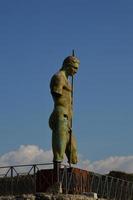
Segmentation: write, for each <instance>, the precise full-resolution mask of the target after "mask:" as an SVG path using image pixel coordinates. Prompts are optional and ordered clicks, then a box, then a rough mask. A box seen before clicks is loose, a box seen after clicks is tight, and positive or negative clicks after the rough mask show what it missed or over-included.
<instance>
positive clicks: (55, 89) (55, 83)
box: [50, 75, 64, 97]
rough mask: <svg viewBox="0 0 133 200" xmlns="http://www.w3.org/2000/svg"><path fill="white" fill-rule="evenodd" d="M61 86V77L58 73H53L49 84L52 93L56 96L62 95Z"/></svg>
mask: <svg viewBox="0 0 133 200" xmlns="http://www.w3.org/2000/svg"><path fill="white" fill-rule="evenodd" d="M63 86H64V80H63V77H62V76H60V75H55V76H54V77H53V78H52V80H51V84H50V88H51V93H52V95H54V96H56V97H58V96H60V95H62V90H63Z"/></svg>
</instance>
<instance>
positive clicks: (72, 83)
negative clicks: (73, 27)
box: [69, 49, 75, 167]
mask: <svg viewBox="0 0 133 200" xmlns="http://www.w3.org/2000/svg"><path fill="white" fill-rule="evenodd" d="M72 56H73V57H74V56H75V52H74V49H73V50H72ZM71 85H72V91H71V108H72V117H73V90H74V77H73V75H72V79H71ZM72 117H71V131H70V163H69V165H70V167H71V151H72V126H73V121H72Z"/></svg>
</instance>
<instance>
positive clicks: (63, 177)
mask: <svg viewBox="0 0 133 200" xmlns="http://www.w3.org/2000/svg"><path fill="white" fill-rule="evenodd" d="M89 183H90V174H89V172H88V171H86V170H82V169H79V168H73V167H70V168H66V167H65V168H60V172H59V180H57V176H56V175H55V171H54V170H53V169H43V170H40V171H38V172H37V175H36V189H37V192H49V193H66V194H68V193H69V194H81V193H84V192H90V185H89Z"/></svg>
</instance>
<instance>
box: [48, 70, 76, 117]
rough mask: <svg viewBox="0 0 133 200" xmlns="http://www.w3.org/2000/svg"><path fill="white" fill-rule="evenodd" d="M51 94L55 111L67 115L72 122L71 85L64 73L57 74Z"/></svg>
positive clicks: (52, 82) (52, 84)
mask: <svg viewBox="0 0 133 200" xmlns="http://www.w3.org/2000/svg"><path fill="white" fill-rule="evenodd" d="M50 89H51V94H52V97H53V100H54V111H53V112H57V113H58V114H59V113H60V114H61V115H66V116H67V117H68V119H69V120H70V119H71V117H72V99H71V91H72V88H71V84H70V82H69V81H68V79H67V77H66V76H65V74H64V72H63V71H59V72H57V73H56V74H55V75H54V76H53V77H52V79H51V83H50Z"/></svg>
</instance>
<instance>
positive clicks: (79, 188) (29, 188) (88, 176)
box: [0, 163, 133, 200]
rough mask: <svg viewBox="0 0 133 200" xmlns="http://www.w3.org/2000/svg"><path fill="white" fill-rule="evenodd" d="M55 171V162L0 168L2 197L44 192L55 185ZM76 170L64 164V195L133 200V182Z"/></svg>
mask: <svg viewBox="0 0 133 200" xmlns="http://www.w3.org/2000/svg"><path fill="white" fill-rule="evenodd" d="M52 169H53V163H45V164H33V165H18V166H7V167H0V195H18V194H26V193H28V194H31V193H32V194H35V193H36V192H44V189H45V187H46V186H49V187H52V185H53V184H54V183H55V182H54V175H53V170H52ZM75 169H76V168H69V167H68V166H65V165H62V168H61V170H60V183H61V185H62V189H63V193H66V194H68V193H72V194H83V193H84V194H85V193H86V194H87V193H88V192H95V193H97V194H98V197H100V198H105V199H108V200H133V182H128V181H125V180H122V179H119V178H114V177H111V176H106V175H100V174H97V173H93V172H87V171H84V170H81V171H80V170H79V171H76V170H75ZM45 170H46V171H47V173H46V175H45V174H44V173H43V172H45ZM48 170H49V171H48ZM41 173H42V174H41ZM39 174H40V175H39ZM50 174H51V175H50ZM39 177H41V179H39ZM39 184H40V186H41V185H42V188H41V187H40V186H39ZM39 187H40V189H39Z"/></svg>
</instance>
